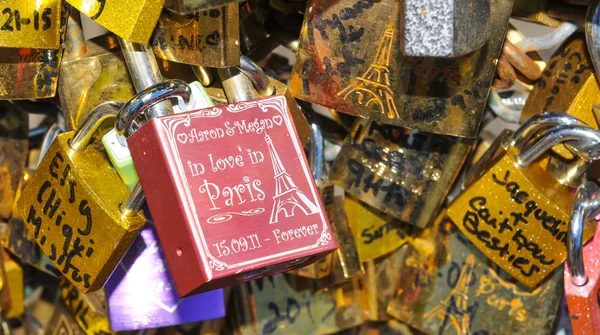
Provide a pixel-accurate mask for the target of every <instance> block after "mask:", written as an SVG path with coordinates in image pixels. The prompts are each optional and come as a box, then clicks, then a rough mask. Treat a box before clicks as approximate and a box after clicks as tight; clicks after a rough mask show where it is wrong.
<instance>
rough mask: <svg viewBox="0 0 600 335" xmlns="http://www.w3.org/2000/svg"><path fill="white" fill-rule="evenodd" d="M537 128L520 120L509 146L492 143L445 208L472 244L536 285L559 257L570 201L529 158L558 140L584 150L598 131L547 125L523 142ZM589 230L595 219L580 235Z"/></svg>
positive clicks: (561, 187) (568, 193)
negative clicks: (473, 176)
mask: <svg viewBox="0 0 600 335" xmlns="http://www.w3.org/2000/svg"><path fill="white" fill-rule="evenodd" d="M557 114H558V113H557ZM563 115H564V114H563ZM539 128H540V126H539V124H536V123H531V122H529V123H526V124H525V125H523V126H522V127H521V128H520V129H519V131H517V132H516V133H515V135H514V136H513V138H512V141H511V142H510V144H511V145H510V146H503V145H501V146H500V147H499V148H495V150H500V151H499V152H496V153H495V154H494V155H489V157H491V158H490V159H489V160H486V161H484V162H481V164H485V165H482V166H487V167H489V168H488V169H482V168H481V166H480V167H479V168H476V170H477V171H476V173H477V175H478V176H477V178H476V179H474V181H472V182H471V183H470V184H467V185H466V186H467V188H466V190H465V191H464V192H463V193H462V194H461V195H459V196H458V197H457V198H456V199H455V200H454V202H453V203H452V204H451V206H450V208H449V209H448V216H449V217H450V218H451V219H452V221H454V223H455V224H456V225H457V226H458V228H459V229H460V230H461V231H462V232H463V233H464V234H465V235H466V236H467V237H468V238H469V239H470V240H471V241H472V242H473V244H474V245H475V246H476V247H478V248H479V249H480V250H481V251H482V252H483V253H485V254H486V256H487V257H488V258H490V259H491V260H492V261H494V262H495V263H496V264H498V265H499V266H500V267H501V268H502V269H503V270H505V271H506V272H508V273H509V274H511V275H512V276H513V277H514V278H515V279H517V280H518V281H520V282H522V283H523V284H525V285H527V286H528V287H534V286H536V285H537V284H539V283H540V282H541V281H542V280H543V279H544V278H546V277H547V276H548V275H549V274H550V273H552V271H553V270H554V269H556V268H557V267H558V266H559V265H560V264H562V262H563V261H564V260H565V258H566V240H567V225H568V222H569V216H570V213H571V209H572V206H573V197H572V195H571V189H570V188H569V187H566V186H564V185H562V184H560V183H559V182H558V181H557V180H556V179H554V178H553V177H552V175H550V174H549V173H548V172H547V171H545V170H544V169H543V168H542V167H540V166H539V165H538V164H535V163H534V161H535V160H536V159H537V158H539V157H540V156H541V155H542V154H543V153H544V152H545V151H546V150H548V149H549V148H551V147H552V146H553V145H555V144H558V143H560V142H561V141H572V145H573V146H575V147H576V151H577V152H579V153H580V155H584V151H585V149H587V148H584V147H586V146H587V145H588V144H589V143H590V142H595V141H598V140H600V133H599V132H597V131H595V130H593V129H591V128H589V127H584V126H580V125H573V124H571V125H561V126H558V127H553V128H550V129H549V130H546V131H544V132H543V133H542V134H541V135H540V136H538V137H537V138H535V139H534V140H532V141H528V140H529V138H531V137H532V136H533V135H535V134H533V131H531V130H532V129H534V130H537V129H539ZM524 144H526V146H525V147H524V148H523V145H524ZM521 148H523V149H522V150H521ZM583 158H584V159H585V160H588V161H590V160H592V159H596V157H595V156H594V157H591V156H586V157H583ZM478 163H479V162H478ZM484 170H485V171H484ZM594 231H595V222H594V223H592V224H588V225H586V227H585V234H584V236H585V239H586V240H587V239H589V238H591V236H592V235H593V233H594Z"/></svg>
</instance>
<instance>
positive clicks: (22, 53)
mask: <svg viewBox="0 0 600 335" xmlns="http://www.w3.org/2000/svg"><path fill="white" fill-rule="evenodd" d="M62 54H63V51H62V50H49V49H11V48H5V49H1V50H0V100H23V99H43V98H52V97H54V96H55V95H56V87H57V83H58V72H59V69H60V64H61V58H62Z"/></svg>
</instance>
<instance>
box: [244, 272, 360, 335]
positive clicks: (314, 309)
mask: <svg viewBox="0 0 600 335" xmlns="http://www.w3.org/2000/svg"><path fill="white" fill-rule="evenodd" d="M313 283H314V281H312V280H309V279H305V278H300V277H297V276H287V275H285V274H278V275H275V276H271V277H264V278H261V279H257V280H253V281H251V282H249V283H244V284H241V285H239V286H236V287H234V289H233V301H234V303H233V306H234V313H232V315H233V317H234V321H233V323H234V330H235V331H236V333H239V334H241V335H258V334H276V335H280V334H281V335H283V334H288V335H291V334H297V335H301V334H302V335H311V334H332V333H336V332H339V331H341V330H344V329H350V328H353V327H356V326H359V325H360V324H362V323H363V322H364V321H365V312H364V306H365V296H364V291H362V290H361V283H360V279H357V278H355V279H353V280H351V281H348V282H346V283H343V284H340V285H337V286H335V287H332V288H328V289H322V290H314V289H313V288H312V287H311V284H313Z"/></svg>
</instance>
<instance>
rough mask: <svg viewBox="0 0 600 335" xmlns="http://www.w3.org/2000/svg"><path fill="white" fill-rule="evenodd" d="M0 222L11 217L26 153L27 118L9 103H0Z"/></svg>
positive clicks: (24, 113) (27, 145)
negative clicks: (0, 113) (0, 111)
mask: <svg viewBox="0 0 600 335" xmlns="http://www.w3.org/2000/svg"><path fill="white" fill-rule="evenodd" d="M0 109H1V110H2V115H1V116H0V219H2V220H7V219H8V218H9V216H10V214H11V211H12V208H13V205H14V202H15V198H16V194H17V191H18V189H19V182H20V181H21V178H22V176H23V170H24V169H25V163H26V162H27V155H28V152H29V150H28V149H29V140H28V137H27V136H28V134H27V133H28V130H29V118H28V115H27V113H26V112H25V111H23V110H20V109H19V108H18V107H17V106H16V105H14V104H13V103H12V102H9V101H2V102H0Z"/></svg>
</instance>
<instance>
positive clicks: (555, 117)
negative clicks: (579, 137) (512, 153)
mask: <svg viewBox="0 0 600 335" xmlns="http://www.w3.org/2000/svg"><path fill="white" fill-rule="evenodd" d="M572 124H578V125H582V126H585V125H586V124H585V122H583V121H581V120H579V119H577V118H575V117H573V116H571V115H569V114H566V113H563V112H556V111H548V112H544V113H541V114H536V115H534V116H532V117H530V118H529V119H527V121H525V122H524V123H523V124H522V125H521V126H520V127H519V129H517V131H515V132H514V134H513V136H512V139H511V143H510V144H511V145H512V146H514V147H515V148H517V149H519V150H522V149H523V147H524V146H525V144H527V143H528V142H529V140H531V138H532V137H533V136H534V135H535V134H537V133H538V132H539V131H540V130H542V129H544V128H548V127H551V126H561V125H572Z"/></svg>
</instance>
